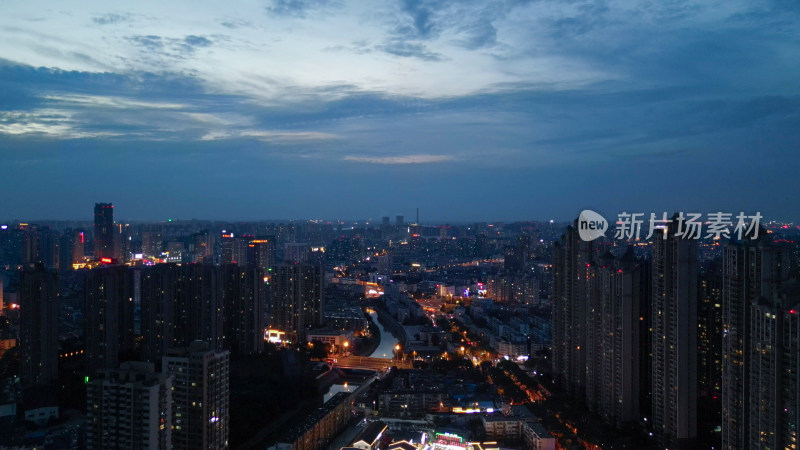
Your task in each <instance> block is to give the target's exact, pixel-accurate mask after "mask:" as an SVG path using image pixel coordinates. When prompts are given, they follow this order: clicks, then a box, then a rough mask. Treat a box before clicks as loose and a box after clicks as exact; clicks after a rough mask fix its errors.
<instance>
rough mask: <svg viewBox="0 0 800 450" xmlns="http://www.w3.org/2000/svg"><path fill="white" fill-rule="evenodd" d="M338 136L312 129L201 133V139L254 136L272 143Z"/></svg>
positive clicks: (307, 140) (325, 139) (304, 141)
mask: <svg viewBox="0 0 800 450" xmlns="http://www.w3.org/2000/svg"><path fill="white" fill-rule="evenodd" d="M338 137H339V136H336V135H335V134H330V133H322V132H314V131H267V130H230V131H212V132H210V133H207V134H205V135H203V136H202V137H201V138H200V140H202V141H217V140H223V139H238V138H255V139H257V140H259V141H261V142H268V143H273V144H291V143H309V142H315V141H316V142H321V141H330V140H333V139H337V138H338Z"/></svg>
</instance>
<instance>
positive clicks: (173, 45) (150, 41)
mask: <svg viewBox="0 0 800 450" xmlns="http://www.w3.org/2000/svg"><path fill="white" fill-rule="evenodd" d="M127 41H128V42H130V43H131V44H133V45H134V46H136V47H138V48H139V50H140V51H141V52H142V57H143V58H144V59H145V60H159V59H166V60H185V59H187V58H190V57H192V56H194V54H195V52H197V50H198V49H202V48H207V47H210V46H211V45H212V44H213V42H212V41H211V39H209V38H207V37H205V36H197V35H193V34H191V35H186V36H184V37H182V38H171V37H162V36H156V35H136V36H129V37H128V38H127Z"/></svg>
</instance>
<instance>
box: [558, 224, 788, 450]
mask: <svg viewBox="0 0 800 450" xmlns="http://www.w3.org/2000/svg"><path fill="white" fill-rule="evenodd" d="M676 227H677V224H676V223H675V222H673V223H671V224H670V225H668V226H666V227H665V228H663V229H662V230H661V232H660V233H657V234H656V236H655V237H654V238H653V240H652V242H651V250H652V255H651V257H650V258H649V259H637V258H636V257H635V256H634V253H633V251H632V248H629V249H628V251H627V252H626V253H625V254H624V255H623V256H621V257H614V255H612V254H610V253H609V252H605V253H603V254H600V248H599V247H600V245H598V244H597V243H596V242H587V241H583V240H581V238H580V237H579V234H578V231H577V229H576V227H568V229H567V232H566V234H565V235H564V236H563V237H562V239H561V242H560V243H558V244H557V245H556V246H555V249H554V260H553V276H554V291H553V296H552V302H553V373H554V378H555V381H556V382H557V383H558V385H559V386H560V387H561V388H562V389H563V390H564V391H565V392H567V393H568V394H569V395H571V396H572V397H573V398H575V399H577V400H580V401H584V402H585V403H586V404H587V406H588V407H589V408H590V410H592V411H594V412H596V413H597V414H599V415H600V416H601V417H602V418H603V419H604V420H605V421H606V422H607V423H609V424H610V425H612V426H615V427H620V428H621V427H622V426H623V425H624V424H630V423H642V424H644V425H646V426H648V427H649V429H650V430H651V431H652V432H653V434H654V435H655V437H656V438H657V439H658V441H659V442H660V443H661V444H663V445H665V446H667V447H669V448H693V447H692V446H693V445H694V444H695V442H696V441H695V440H696V438H697V435H698V395H699V392H701V391H704V392H721V396H722V417H723V421H722V446H723V448H725V449H746V448H796V446H797V439H798V429H797V426H798V417H797V414H798V411H800V397H798V387H800V386H799V385H798V372H800V362H799V360H800V356H799V355H800V352H798V344H799V343H800V296H799V295H798V294H800V292H798V290H797V288H796V286H795V284H794V283H793V282H790V281H789V280H788V278H789V275H790V269H789V262H788V261H789V259H788V252H787V250H786V249H785V248H783V247H781V246H779V245H776V244H773V243H772V242H770V240H769V238H768V237H767V236H766V235H764V234H763V233H762V236H761V238H759V239H756V240H751V239H749V238H748V239H747V240H743V241H730V242H728V243H725V244H723V245H724V249H723V261H722V270H721V271H715V270H707V271H701V270H700V269H699V263H698V243H697V241H696V240H693V239H685V238H682V237H680V236H679V235H678V234H679V233H677V228H676ZM720 326H721V329H720V330H719V332H715V327H720Z"/></svg>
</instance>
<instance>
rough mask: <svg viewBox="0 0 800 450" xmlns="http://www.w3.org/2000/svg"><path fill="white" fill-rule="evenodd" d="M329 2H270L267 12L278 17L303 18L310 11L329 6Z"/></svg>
mask: <svg viewBox="0 0 800 450" xmlns="http://www.w3.org/2000/svg"><path fill="white" fill-rule="evenodd" d="M333 3H334V2H332V1H330V0H272V1H271V2H270V4H269V5H268V6H267V11H268V12H270V13H272V14H274V15H278V16H290V17H297V18H305V17H306V15H307V14H308V13H309V12H310V11H314V10H319V9H322V8H324V7H326V6H331V5H332V4H333Z"/></svg>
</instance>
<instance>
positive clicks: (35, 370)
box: [19, 264, 60, 386]
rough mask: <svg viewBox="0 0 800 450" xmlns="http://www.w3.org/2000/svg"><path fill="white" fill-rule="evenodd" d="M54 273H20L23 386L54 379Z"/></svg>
mask: <svg viewBox="0 0 800 450" xmlns="http://www.w3.org/2000/svg"><path fill="white" fill-rule="evenodd" d="M59 300H60V292H59V283H58V273H57V272H56V271H54V270H51V269H46V268H44V267H43V266H42V265H41V264H38V265H36V266H35V267H28V268H26V269H25V270H23V272H22V275H21V276H20V283H19V303H20V326H19V337H20V342H19V347H20V379H21V381H22V384H23V385H25V386H38V385H46V384H50V383H53V382H55V381H56V380H57V379H58V314H59Z"/></svg>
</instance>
